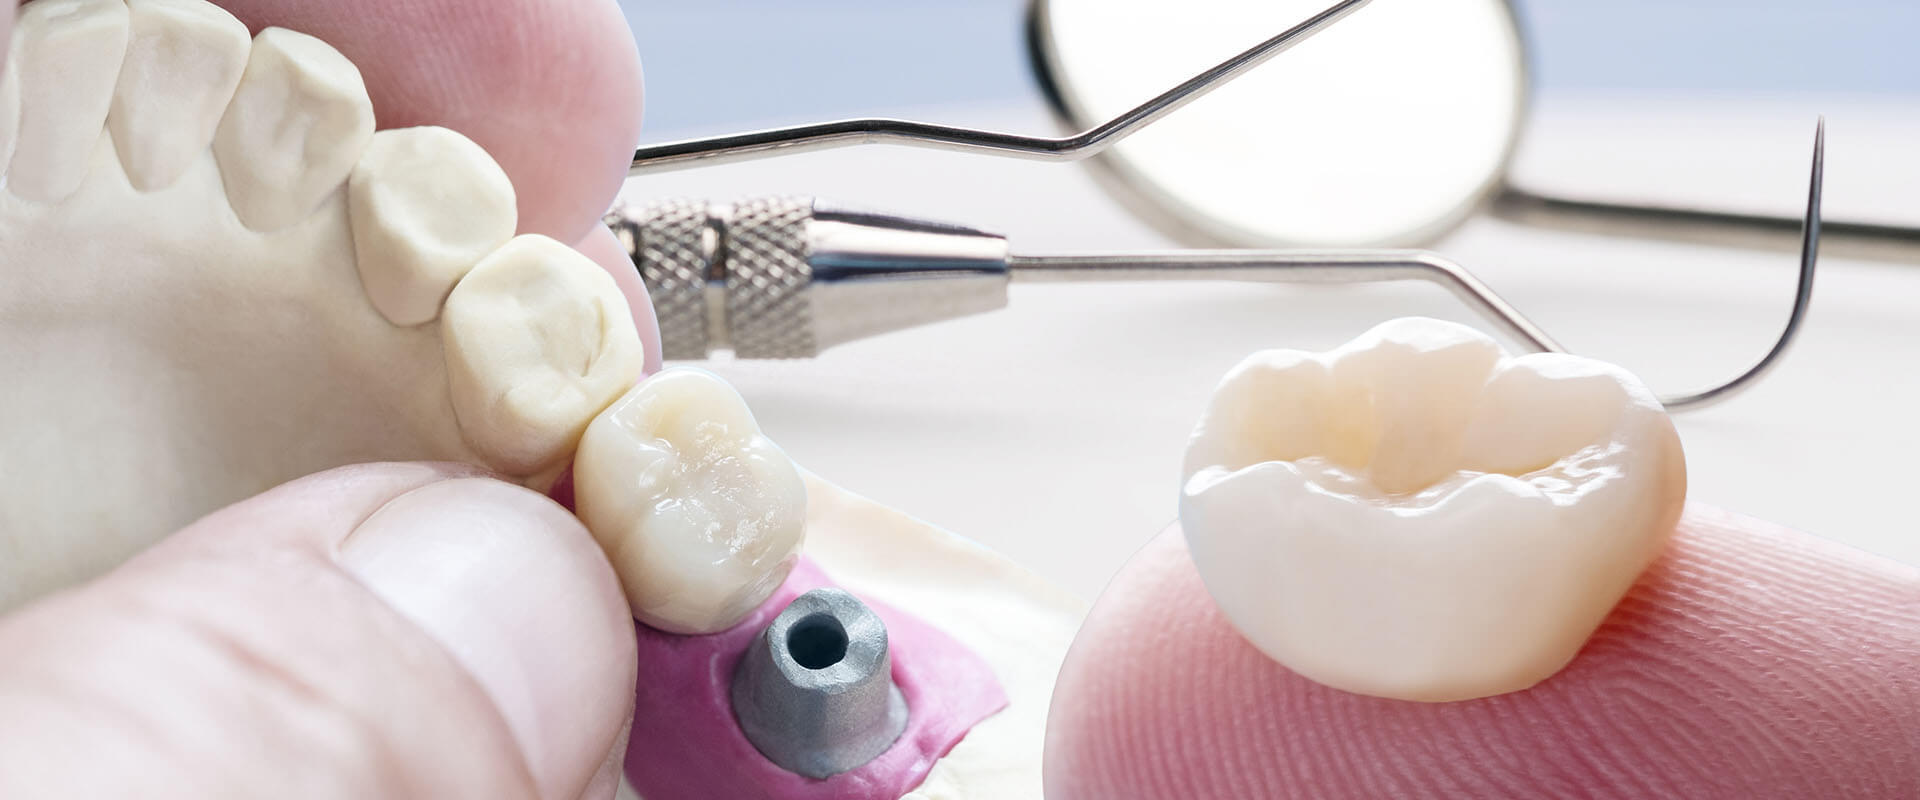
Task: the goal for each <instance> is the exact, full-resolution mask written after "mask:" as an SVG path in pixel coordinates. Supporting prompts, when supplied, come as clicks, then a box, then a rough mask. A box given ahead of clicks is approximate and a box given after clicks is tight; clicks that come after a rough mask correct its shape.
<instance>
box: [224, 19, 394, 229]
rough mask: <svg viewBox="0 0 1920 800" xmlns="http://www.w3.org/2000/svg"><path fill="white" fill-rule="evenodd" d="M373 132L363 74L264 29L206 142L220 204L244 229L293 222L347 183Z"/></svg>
mask: <svg viewBox="0 0 1920 800" xmlns="http://www.w3.org/2000/svg"><path fill="white" fill-rule="evenodd" d="M372 136H373V102H372V101H371V100H369V99H368V98H367V87H366V84H364V83H363V82H362V81H361V79H360V70H359V69H357V68H355V67H354V66H353V62H351V61H348V60H347V59H346V57H345V56H342V55H340V52H339V51H338V50H335V49H333V48H332V47H331V46H329V45H328V44H327V43H326V42H322V41H320V40H319V39H315V38H313V37H311V36H308V35H306V34H302V33H294V32H293V31H289V30H284V29H281V28H268V29H266V30H264V31H261V32H260V35H259V36H256V37H254V40H253V49H252V52H251V53H250V54H249V57H248V59H247V69H246V72H245V73H244V74H243V75H242V76H241V78H240V85H239V87H238V88H237V89H236V90H235V91H234V95H233V102H231V103H229V104H228V105H227V113H226V116H225V117H224V118H223V119H221V120H220V127H219V129H218V130H217V131H216V132H215V134H214V138H213V152H214V156H215V157H216V158H217V159H219V162H220V174H221V176H222V177H223V178H224V179H225V181H226V187H227V200H228V202H230V203H232V204H233V211H234V213H235V214H236V215H238V216H239V217H240V221H241V222H242V223H244V224H245V225H246V226H247V227H248V228H251V229H253V230H256V231H271V230H278V229H280V228H284V227H286V226H288V225H292V224H293V223H295V222H298V221H300V220H302V219H305V218H306V217H307V216H308V215H309V214H312V213H313V211H314V209H315V208H317V207H318V206H319V205H320V202H321V201H322V200H324V199H326V198H327V196H329V195H331V194H333V192H334V191H335V190H337V189H339V188H340V186H341V184H343V183H345V182H346V180H347V175H348V174H349V173H351V172H352V171H353V166H354V164H355V163H356V162H358V161H359V160H360V153H361V152H362V151H364V150H365V149H366V146H367V140H368V139H369V138H371V137H372Z"/></svg>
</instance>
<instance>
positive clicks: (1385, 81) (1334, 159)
mask: <svg viewBox="0 0 1920 800" xmlns="http://www.w3.org/2000/svg"><path fill="white" fill-rule="evenodd" d="M1324 3H1325V0H1185V1H1184V2H1179V3H1171V2H1166V0H1032V4H1031V5H1030V7H1029V13H1030V17H1029V20H1028V25H1029V27H1028V34H1029V45H1030V50H1031V55H1032V59H1033V66H1034V69H1035V71H1036V73H1037V74H1038V76H1039V79H1040V83H1041V85H1042V86H1043V88H1044V89H1045V90H1046V92H1047V95H1048V99H1049V100H1050V101H1051V103H1052V105H1053V107H1054V110H1055V112H1056V113H1057V114H1058V115H1059V116H1060V117H1061V118H1062V121H1063V122H1064V123H1065V124H1066V125H1067V126H1069V127H1070V128H1072V129H1074V130H1081V129H1085V128H1089V127H1091V126H1094V125H1096V124H1098V123H1100V122H1101V121H1103V120H1108V119H1112V118H1114V117H1116V116H1118V115H1120V114H1123V113H1124V112H1126V111H1127V110H1128V109H1130V108H1133V107H1135V106H1136V105H1138V104H1139V103H1141V102H1142V101H1143V100H1146V99H1147V98H1150V97H1152V96H1153V95H1154V94H1155V93H1156V92H1159V91H1161V90H1163V89H1164V88H1165V87H1166V86H1170V85H1174V84H1176V83H1178V82H1179V81H1181V80H1183V79H1185V78H1187V77H1189V76H1192V75H1194V74H1197V73H1199V72H1201V71H1202V70H1205V69H1206V68H1207V67H1209V66H1211V65H1213V64H1214V63H1216V62H1218V61H1219V60H1220V59H1221V58H1222V57H1223V55H1224V54H1229V53H1234V52H1238V51H1240V50H1242V49H1243V48H1246V47H1247V46H1249V45H1251V44H1253V43H1255V42H1258V41H1259V40H1260V39H1261V38H1262V37H1264V36H1268V35H1270V32H1271V31H1276V30H1284V29H1286V28H1287V27H1288V26H1289V25H1292V24H1295V23H1297V22H1298V21H1299V20H1301V19H1305V18H1308V17H1310V16H1312V15H1313V14H1314V13H1315V12H1316V11H1319V10H1320V7H1321V6H1322V5H1324ZM1528 64H1529V58H1528V51H1527V41H1526V37H1525V36H1524V35H1523V29H1522V27H1521V25H1520V23H1519V21H1518V19H1517V17H1516V15H1515V13H1514V9H1513V7H1512V5H1511V3H1510V2H1509V0H1418V2H1414V1H1413V0H1390V1H1385V2H1375V3H1371V4H1369V5H1367V6H1366V7H1364V8H1360V9H1358V10H1356V11H1354V12H1353V13H1352V14H1351V16H1350V17H1348V18H1347V19H1345V20H1343V21H1342V22H1341V23H1340V24H1338V25H1333V26H1330V27H1328V28H1327V29H1326V30H1324V31H1322V32H1320V33H1319V34H1318V35H1316V36H1314V37H1312V38H1311V39H1308V40H1304V41H1301V42H1300V43H1299V44H1298V45H1297V46H1295V47H1293V48H1292V49H1291V50H1289V51H1287V52H1286V53H1285V54H1284V55H1283V56H1281V57H1279V58H1276V59H1274V60H1273V61H1272V62H1270V63H1267V64H1264V65H1262V66H1260V67H1259V68H1258V69H1254V70H1252V71H1250V72H1248V73H1246V74H1245V75H1243V76H1241V77H1240V78H1239V79H1237V80H1236V81H1234V82H1233V83H1230V84H1227V85H1223V86H1220V87H1219V88H1218V89H1217V90H1215V91H1213V92H1211V93H1209V94H1206V95H1205V96H1202V97H1199V98H1198V99H1195V100H1193V101H1192V102H1191V103H1190V104H1189V105H1187V106H1185V107H1184V108H1181V109H1180V110H1179V112H1178V113H1174V114H1169V115H1167V116H1166V117H1165V118H1164V119H1161V120H1159V121H1158V122H1156V123H1155V124H1154V125H1152V126H1149V127H1146V128H1143V129H1141V130H1139V131H1138V132H1137V133H1135V134H1133V135H1132V136H1130V137H1128V138H1126V139H1125V140H1123V141H1118V142H1115V143H1114V144H1113V145H1112V146H1111V147H1108V148H1106V149H1104V150H1103V151H1101V152H1099V153H1097V154H1094V155H1093V156H1092V157H1091V158H1089V159H1088V163H1089V164H1090V165H1091V166H1092V167H1093V172H1094V173H1095V174H1096V175H1097V176H1098V177H1099V178H1100V179H1101V181H1102V182H1103V183H1104V184H1105V185H1106V188H1107V189H1108V190H1109V191H1110V192H1111V193H1112V194H1114V195H1115V196H1116V197H1118V198H1119V199H1120V200H1121V202H1122V203H1123V204H1125V205H1126V206H1127V207H1128V208H1129V209H1130V210H1132V211H1133V212H1135V213H1136V214H1137V215H1139V216H1140V217H1141V218H1142V219H1144V220H1146V221H1147V222H1148V223H1150V224H1152V225H1154V226H1155V227H1156V228H1158V229H1160V230H1161V231H1162V232H1163V233H1166V234H1168V235H1170V236H1172V237H1173V238H1174V239H1176V240H1177V241H1180V242H1182V243H1183V244H1189V245H1196V246H1233V247H1314V248H1318V247H1360V246H1367V247H1374V246H1392V247H1417V246H1425V245H1429V244H1431V243H1433V242H1434V241H1435V240H1437V239H1439V238H1441V237H1443V236H1445V235H1446V234H1447V233H1450V232H1451V231H1453V230H1454V229H1455V228H1457V227H1458V226H1459V225H1460V224H1462V223H1463V222H1465V221H1466V220H1467V219H1468V218H1470V217H1472V216H1474V215H1475V214H1478V213H1483V212H1484V213H1490V214H1493V215H1495V216H1498V217H1501V218H1504V219H1508V220H1511V221H1515V222H1521V223H1525V224H1532V225H1541V226H1547V227H1553V228H1559V229H1564V230H1576V231H1582V232H1591V233H1604V234H1613V235H1625V236H1638V237H1655V238H1663V239H1673V240H1680V241H1690V242H1699V243H1706V244H1718V245H1733V246H1749V247H1768V248H1778V249H1787V248H1790V247H1792V246H1793V245H1794V243H1795V242H1796V241H1797V240H1798V236H1799V231H1800V219H1799V218H1798V217H1792V216H1780V217H1773V216H1766V215H1752V214H1735V213H1727V212H1721V211H1713V210H1702V209H1689V208H1677V207H1660V206H1654V205H1638V204H1623V203H1611V202H1596V201H1587V200H1578V199H1568V198H1558V197H1549V196H1545V195H1541V194H1536V193H1533V192H1529V191H1526V190H1523V189H1520V188H1518V187H1516V186H1514V185H1513V184H1512V183H1510V182H1509V181H1508V179H1507V172H1508V167H1509V166H1510V162H1511V160H1512V157H1513V153H1514V149H1515V146H1516V145H1517V144H1518V142H1519V140H1520V136H1521V133H1522V130H1523V127H1524V121H1525V119H1526V112H1527V105H1528V94H1529V91H1528ZM1824 235H1825V238H1824V241H1825V243H1826V244H1827V245H1828V247H1829V248H1830V254H1831V255H1835V256H1841V257H1860V258H1878V259H1886V260H1896V261H1920V229H1915V228H1906V227H1897V226H1886V225H1875V224H1862V223H1852V222H1846V221H1828V222H1827V223H1825V225H1824Z"/></svg>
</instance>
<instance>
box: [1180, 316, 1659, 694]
mask: <svg viewBox="0 0 1920 800" xmlns="http://www.w3.org/2000/svg"><path fill="white" fill-rule="evenodd" d="M1184 474H1185V476H1186V479H1185V486H1184V488H1183V490H1182V493H1181V504H1180V519H1181V525H1182V527H1183V528H1184V529H1185V531H1186V535H1187V538H1188V541H1189V544H1190V546H1191V549H1192V554H1193V561H1194V564H1195V566H1196V567H1198V569H1199V571H1200V575H1201V577H1202V579H1203V580H1204V582H1205V584H1206V586H1207V591H1208V593H1209V594H1211V595H1212V596H1213V598H1214V600H1215V602H1216V603H1217V604H1218V605H1219V607H1220V609H1221V611H1222V612H1223V613H1224V614H1225V615H1226V617H1227V619H1228V620H1229V621H1230V622H1231V623H1232V624H1233V626H1234V627H1235V628H1237V629H1238V630H1239V631H1240V632H1241V634H1242V635H1243V636H1245V637H1246V638H1247V640H1248V641H1250V642H1251V643H1252V644H1253V645H1254V646H1255V647H1256V648H1258V649H1260V650H1261V651H1262V652H1264V653H1265V654H1267V655H1268V656H1270V657H1272V658H1274V659H1275V660H1277V661H1279V662H1280V663H1281V664H1283V665H1285V666H1287V667H1288V668H1289V669H1292V670H1293V671H1295V672H1297V673H1299V674H1301V675H1303V676H1305V677H1307V678H1310V679H1312V680H1314V681H1317V682H1319V683H1322V684H1326V685H1328V686H1332V687H1334V688H1338V689H1345V690H1347V691H1351V692H1356V693H1360V694H1369V695H1377V696H1380V697H1387V698H1394V699H1401V700H1415V701H1428V702H1442V701H1451V700H1466V699H1472V698H1477V697H1486V696H1489V695H1495V694H1502V693H1505V692H1512V691H1518V690H1521V689H1525V688H1527V687H1529V686H1532V685H1533V684H1535V683H1538V682H1539V681H1541V680H1544V679H1546V678H1547V677H1549V676H1551V675H1553V674H1554V673H1555V672H1557V671H1559V670H1560V668H1561V667H1563V666H1565V665H1566V664H1567V662H1569V661H1570V660H1572V658H1573V656H1574V655H1575V653H1577V652H1578V651H1579V649H1580V647H1581V645H1582V644H1583V643H1585V642H1586V640H1587V638H1588V636H1590V635H1591V634H1592V632H1593V631H1594V629H1595V628H1596V627H1597V626H1598V625H1599V624H1600V622H1601V620H1602V619H1603V618H1604V617H1605V616H1606V614H1607V613H1608V612H1609V611H1610V610H1611V609H1612V608H1613V606H1614V605H1615V603H1617V602H1618V601H1619V599H1620V597H1621V596H1622V595H1623V594H1625V592H1626V590H1627V589H1628V587H1630V586H1631V585H1632V584H1633V582H1634V580H1635V579H1636V578H1637V577H1638V576H1639V575H1640V573H1641V572H1642V571H1643V570H1644V569H1645V568H1646V567H1647V565H1648V564H1650V563H1651V562H1652V561H1653V559H1654V557H1655V556H1656V555H1658V554H1659V552H1660V550H1661V549H1662V547H1663V546H1664V545H1665V544H1666V542H1667V540H1668V538H1669V537H1670V536H1671V534H1672V532H1673V528H1674V525H1675V524H1676V522H1677V521H1678V520H1679V516H1680V511H1681V507H1682V505H1683V504H1684V502H1685V499H1686V464H1685V459H1684V456H1683V455H1682V453H1681V449H1680V441H1679V437H1678V435H1677V434H1676V433H1675V431H1674V428H1673V425H1672V423H1671V421H1670V420H1669V419H1668V418H1667V415H1666V413H1665V410H1664V409H1663V408H1662V407H1661V405H1660V403H1659V401H1658V400H1656V399H1655V398H1654V396H1653V394H1652V393H1650V392H1649V391H1648V390H1647V389H1646V387H1645V386H1643V385H1642V384H1641V383H1640V381H1639V380H1638V379H1636V378H1634V377H1633V376H1632V375H1630V374H1628V373H1626V372H1625V371H1623V370H1621V369H1619V368H1617V367H1614V366H1612V365H1609V364H1605V363H1602V362H1598V361H1593V360H1590V359H1584V358H1578V357H1574V356H1566V355H1545V354H1540V355H1527V356H1520V357H1516V358H1510V357H1506V356H1505V355H1504V354H1503V353H1502V352H1501V350H1500V347H1499V346H1498V345H1497V344H1495V343H1494V342H1493V341H1492V340H1491V339H1489V338H1487V337H1486V336H1484V335H1482V334H1480V333H1478V332H1476V331H1474V330H1472V329H1470V328H1466V327H1464V326H1460V325H1456V324H1453V323H1447V322H1440V321H1436V320H1429V319H1402V320H1396V321H1393V322H1388V323H1386V324H1384V325H1381V326H1379V327H1377V328H1375V329H1373V330H1372V331H1370V332H1368V333H1366V334H1365V335H1363V336H1361V337H1360V338H1358V339H1356V340H1354V341H1352V342H1350V343H1348V344H1346V345H1344V346H1342V347H1340V348H1338V349H1335V350H1333V351H1330V352H1327V353H1320V354H1315V353H1304V352H1299V351H1292V350H1273V351H1267V352H1263V353H1258V354H1256V355H1254V356H1252V357H1251V358H1248V359H1247V360H1246V361H1244V362H1242V363H1241V364H1240V365H1239V366H1238V367H1236V368H1235V369H1234V370H1233V371H1232V372H1231V373H1229V374H1228V375H1227V377H1226V379H1225V380H1224V381H1222V382H1221V384H1220V386H1219V388H1218V389H1216V390H1215V392H1214V395H1213V398H1212V400H1211V401H1210V403H1209V406H1208V408H1207V411H1206V413H1205V416H1204V417H1203V418H1202V420H1201V422H1200V424H1199V427H1198V429H1197V430H1196V431H1195V432H1194V435H1193V439H1192V442H1191V444H1190V445H1189V447H1188V450H1187V457H1186V467H1185V472H1184Z"/></svg>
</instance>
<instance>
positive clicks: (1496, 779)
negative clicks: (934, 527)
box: [1046, 506, 1920, 800]
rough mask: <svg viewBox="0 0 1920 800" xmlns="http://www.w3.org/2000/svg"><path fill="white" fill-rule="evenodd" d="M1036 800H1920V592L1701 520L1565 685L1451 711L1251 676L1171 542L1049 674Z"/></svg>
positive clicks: (1706, 517) (1239, 647)
mask: <svg viewBox="0 0 1920 800" xmlns="http://www.w3.org/2000/svg"><path fill="white" fill-rule="evenodd" d="M1052 708H1053V712H1052V713H1053V716H1052V718H1051V719H1049V720H1048V729H1047V754H1046V755H1047V760H1046V783H1047V797H1049V798H1053V799H1054V800H1074V799H1075V798H1093V797H1098V798H1131V797H1191V798H1213V797H1274V798H1280V797H1316V798H1342V797H1401V798H1428V797H1593V796H1604V797H1699V798H1720V797H1725V798H1788V797H1796V798H1797V797H1860V798H1911V797H1920V571H1916V570H1915V569H1913V568H1911V567H1907V566H1903V565H1899V564H1894V563H1892V562H1888V561H1884V560H1880V559H1877V558H1873V557H1871V556H1867V555H1866V554H1863V553H1859V552H1856V551H1852V550H1849V549H1846V548H1844V547H1841V546H1839V545H1835V544H1832V543H1830V542H1824V541H1820V540H1817V539H1814V538H1812V537H1808V536H1805V535H1803V534H1798V533H1794V532H1792V531H1787V530H1783V529H1780V528H1778V527H1775V526H1771V525H1767V524H1765V523H1761V522H1758V521H1755V520H1751V519H1746V518H1742V517H1736V516H1733V515H1730V514H1726V513H1724V512H1718V511H1713V510H1711V509H1706V508H1703V507H1698V506H1695V507H1691V508H1689V509H1688V513H1687V515H1686V517H1685V518H1684V519H1682V521H1681V523H1680V530H1679V532H1678V535H1677V536H1676V539H1675V541H1674V543H1673V546H1672V547H1671V548H1670V549H1669V551H1668V552H1667V553H1666V554H1665V555H1664V556H1663V557H1662V558H1661V560H1660V561H1658V562H1657V563H1655V564H1654V566H1653V567H1652V568H1651V569H1649V570H1648V571H1647V573H1646V574H1644V575H1643V576H1642V577H1641V579H1640V581H1639V583H1638V584H1636V585H1635V586H1634V588H1633V589H1632V591H1630V592H1629V593H1628V595H1627V596H1626V598H1625V599H1624V600H1622V601H1621V603H1620V604H1619V606H1618V607H1617V608H1615V609H1614V611H1613V614H1612V615H1611V616H1610V617H1609V618H1608V619H1607V621H1606V623H1605V624H1603V625H1602V626H1601V627H1600V629H1599V630H1598V631H1596V632H1595V634H1594V636H1593V637H1592V638H1591V639H1590V640H1589V641H1588V642H1587V645H1586V647H1585V648H1584V649H1583V650H1582V651H1581V653H1580V655H1579V656H1578V657H1576V658H1575V659H1574V660H1573V662H1572V663H1571V664H1570V665H1568V666H1567V668H1566V669H1564V670H1562V671H1561V672H1560V673H1559V674H1557V675H1555V676H1553V677H1551V678H1548V679H1547V680H1546V681H1543V682H1541V683H1540V684H1539V685H1537V686H1534V687H1533V688H1531V689H1528V690H1526V691H1522V692H1515V693H1512V694H1506V695H1500V696H1497V697H1489V698H1483V699H1480V700H1469V701H1465V702H1457V703H1435V704H1427V703H1410V702H1401V701H1394V700H1384V699H1380V698H1375V697H1363V696H1360V695H1354V694H1348V693H1346V692H1341V691H1338V690H1334V689H1330V688H1327V687H1325V686H1321V685H1319V684H1316V683H1313V682H1311V681H1308V680H1306V679H1305V678H1301V677H1299V676H1298V675H1295V674H1293V673H1292V672H1289V671H1288V670H1287V669H1286V668H1285V667H1282V666H1280V665H1279V664H1277V663H1275V662H1274V661H1272V660H1269V659H1267V658H1266V657H1265V656H1263V655H1261V654H1260V652H1259V651H1258V650H1255V649H1254V648H1253V646H1252V645H1250V644H1248V643H1247V642H1246V641H1245V640H1244V639H1242V638H1241V637H1240V636H1239V634H1238V633H1237V632H1235V630H1234V629H1233V628H1232V626H1231V625H1230V624H1229V623H1228V622H1227V621H1226V618H1225V617H1224V616H1223V615H1222V614H1221V613H1220V612H1219V610H1218V609H1217V608H1216V607H1215V606H1214V604H1213V601H1212V600H1211V598H1209V596H1208V595H1207V593H1206V589H1205V587H1204V586H1202V584H1201V582H1200V576H1199V573H1198V572H1197V571H1195V569H1194V566H1193V563H1192V562H1191V561H1190V560H1189V558H1188V555H1187V547H1186V540H1185V538H1184V537H1182V536H1181V534H1180V532H1179V530H1178V529H1177V528H1176V529H1174V530H1171V531H1169V532H1167V533H1166V534H1165V535H1162V536H1161V537H1160V538H1159V539H1157V540H1155V541H1154V542H1153V543H1152V544H1149V545H1148V546H1147V548H1146V549H1145V550H1142V551H1141V553H1140V554H1139V555H1138V556H1136V557H1135V558H1134V560H1133V562H1132V563H1130V564H1129V565H1128V566H1127V567H1126V568H1125V569H1124V570H1122V572H1121V573H1120V574H1119V575H1118V576H1116V577H1115V578H1114V580H1113V583H1112V584H1111V585H1110V586H1109V587H1108V589H1107V592H1106V594H1105V595H1104V596H1103V597H1102V598H1101V601H1100V602H1099V603H1098V604H1097V605H1096V606H1095V608H1094V610H1093V612H1092V614H1091V615H1090V616H1089V617H1088V619H1087V622H1086V624H1085V626H1084V627H1083V628H1082V629H1081V632H1080V636H1079V639H1078V640H1076V641H1075V643H1074V646H1073V650H1072V651H1071V652H1070V653H1069V654H1068V657H1067V661H1066V664H1065V666H1064V667H1063V668H1062V670H1061V674H1060V679H1059V683H1058V687H1057V689H1056V690H1055V694H1054V699H1053V706H1052Z"/></svg>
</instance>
